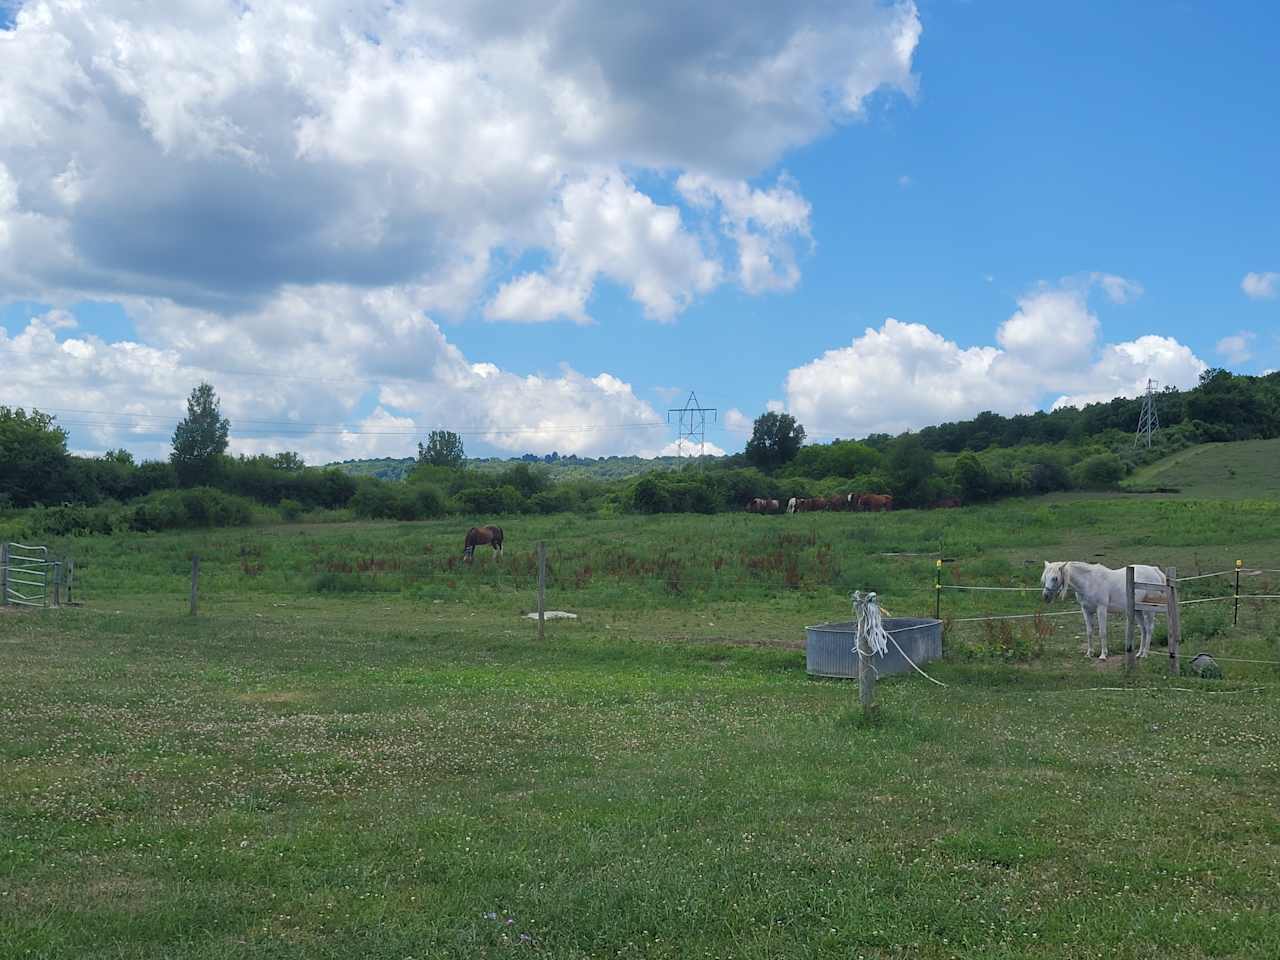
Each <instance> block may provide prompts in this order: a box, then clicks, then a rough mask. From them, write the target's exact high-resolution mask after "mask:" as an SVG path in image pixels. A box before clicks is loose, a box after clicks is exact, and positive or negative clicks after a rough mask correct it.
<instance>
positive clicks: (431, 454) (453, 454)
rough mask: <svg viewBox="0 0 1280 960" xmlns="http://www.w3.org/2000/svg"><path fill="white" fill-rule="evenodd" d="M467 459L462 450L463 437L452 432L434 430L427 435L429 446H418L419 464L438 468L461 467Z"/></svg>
mask: <svg viewBox="0 0 1280 960" xmlns="http://www.w3.org/2000/svg"><path fill="white" fill-rule="evenodd" d="M464 459H466V452H465V451H464V450H463V449H462V437H460V436H459V435H458V434H456V433H454V432H453V431H452V430H432V431H431V432H430V433H429V434H427V444H426V446H423V445H422V444H421V443H419V444H418V462H419V463H429V464H432V465H433V466H437V467H460V466H462V461H463V460H464Z"/></svg>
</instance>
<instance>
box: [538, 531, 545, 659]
mask: <svg viewBox="0 0 1280 960" xmlns="http://www.w3.org/2000/svg"><path fill="white" fill-rule="evenodd" d="M546 629H547V543H546V541H545V540H539V541H538V639H539V640H542V639H543V638H544V637H545V636H546Z"/></svg>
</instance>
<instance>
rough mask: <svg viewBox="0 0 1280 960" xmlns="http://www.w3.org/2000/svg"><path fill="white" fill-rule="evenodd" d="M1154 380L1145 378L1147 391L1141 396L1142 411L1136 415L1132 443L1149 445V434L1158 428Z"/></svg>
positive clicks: (1156, 385) (1158, 417)
mask: <svg viewBox="0 0 1280 960" xmlns="http://www.w3.org/2000/svg"><path fill="white" fill-rule="evenodd" d="M1158 386H1159V384H1158V383H1156V382H1155V381H1154V380H1151V379H1148V380H1147V391H1146V393H1144V394H1143V396H1142V413H1140V414H1139V415H1138V429H1137V431H1136V432H1135V433H1134V435H1133V445H1134V446H1135V447H1137V446H1145V447H1147V448H1148V449H1150V447H1151V435H1152V434H1153V433H1155V432H1156V431H1157V430H1159V429H1160V415H1159V413H1157V411H1156V387H1158Z"/></svg>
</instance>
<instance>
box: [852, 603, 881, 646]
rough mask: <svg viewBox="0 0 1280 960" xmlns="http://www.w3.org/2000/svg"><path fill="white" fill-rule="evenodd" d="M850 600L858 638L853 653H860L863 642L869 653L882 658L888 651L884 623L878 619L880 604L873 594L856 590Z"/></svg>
mask: <svg viewBox="0 0 1280 960" xmlns="http://www.w3.org/2000/svg"><path fill="white" fill-rule="evenodd" d="M852 599H853V618H854V622H855V623H856V625H857V632H856V635H857V638H858V641H857V642H858V646H857V647H856V648H854V651H853V652H854V653H860V652H861V651H862V649H863V647H862V644H863V642H864V641H865V642H866V645H867V646H866V649H867V650H868V651H869V652H871V653H878V654H880V656H884V654H885V651H887V650H888V649H889V634H887V633H885V630H884V623H883V622H882V621H881V618H880V604H879V603H878V602H877V600H876V595H875V593H874V592H873V593H863V592H862V591H861V590H858V591H855V592H854V594H853V598H852Z"/></svg>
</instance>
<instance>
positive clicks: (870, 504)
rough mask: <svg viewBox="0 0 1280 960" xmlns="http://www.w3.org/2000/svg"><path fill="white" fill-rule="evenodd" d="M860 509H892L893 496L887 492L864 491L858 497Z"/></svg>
mask: <svg viewBox="0 0 1280 960" xmlns="http://www.w3.org/2000/svg"><path fill="white" fill-rule="evenodd" d="M858 509H859V510H868V511H871V512H876V511H879V510H892V509H893V497H891V496H889V495H888V494H887V493H864V494H863V495H862V496H860V497H858Z"/></svg>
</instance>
